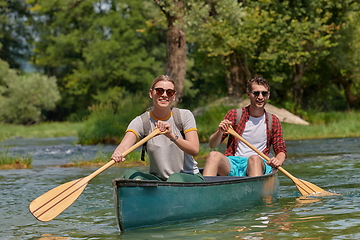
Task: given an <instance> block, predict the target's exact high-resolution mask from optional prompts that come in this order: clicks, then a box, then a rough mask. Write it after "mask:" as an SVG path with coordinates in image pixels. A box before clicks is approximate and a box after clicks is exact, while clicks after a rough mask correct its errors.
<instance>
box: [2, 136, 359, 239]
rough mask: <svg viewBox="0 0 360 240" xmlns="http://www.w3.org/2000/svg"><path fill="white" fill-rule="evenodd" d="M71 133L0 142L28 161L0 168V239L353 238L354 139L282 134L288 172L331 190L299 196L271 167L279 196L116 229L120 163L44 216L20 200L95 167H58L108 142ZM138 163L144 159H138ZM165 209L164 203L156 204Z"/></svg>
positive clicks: (356, 176)
mask: <svg viewBox="0 0 360 240" xmlns="http://www.w3.org/2000/svg"><path fill="white" fill-rule="evenodd" d="M75 142H76V139H75V138H53V139H30V140H27V139H16V140H12V141H7V142H5V143H2V144H0V146H1V147H3V148H9V151H10V152H12V153H13V154H24V153H30V154H31V155H32V156H33V159H34V160H33V169H21V170H0V187H1V193H0V216H1V218H0V239H41V240H46V239H49V240H50V239H57V240H60V239H61V240H63V239H159V238H163V239H295V238H296V239H360V230H359V229H360V228H359V226H360V220H359V219H360V190H359V187H360V174H359V170H358V169H359V166H360V139H359V138H347V139H325V140H307V141H288V142H287V145H288V154H289V155H288V160H287V162H286V164H285V165H284V166H283V167H284V168H285V169H286V170H287V171H289V172H290V173H291V174H292V175H294V176H295V177H298V178H301V179H303V180H306V181H308V182H311V183H313V184H315V185H317V186H319V187H321V188H323V189H324V190H326V191H331V192H336V193H339V194H341V195H339V196H325V197H307V198H305V197H302V196H300V194H299V192H298V190H297V189H296V187H295V186H294V184H293V183H292V181H291V180H290V179H288V178H287V177H285V176H284V175H283V174H282V173H279V179H280V185H281V186H280V195H279V198H278V199H277V200H276V201H274V202H271V201H269V202H268V204H266V205H262V206H259V207H256V208H253V209H249V210H247V211H244V212H239V213H233V214H230V215H226V216H218V217H215V218H206V219H197V220H192V221H186V222H181V223H179V222H178V223H171V224H168V225H163V226H156V227H150V228H139V229H133V230H129V231H126V232H124V233H120V232H119V230H118V226H117V223H116V219H115V214H114V210H113V199H112V186H111V182H112V180H113V179H115V178H118V177H119V176H121V174H122V173H123V172H124V171H125V169H124V168H121V167H120V166H121V164H117V166H115V167H111V168H109V169H108V170H106V171H104V172H103V173H101V174H100V175H98V176H97V177H95V178H94V179H93V180H92V181H91V182H90V183H89V185H88V186H87V188H86V189H85V190H84V192H83V193H82V195H81V196H80V197H79V199H78V200H76V201H75V202H74V204H73V205H71V206H70V207H69V208H68V209H67V210H65V211H64V212H63V213H61V214H60V215H59V216H58V217H57V218H55V219H54V220H52V221H50V222H39V221H37V220H36V219H35V218H34V217H33V216H32V215H31V214H30V212H29V210H28V205H29V203H30V202H31V201H32V200H34V199H35V198H36V197H38V196H40V195H42V194H43V193H45V192H47V191H49V190H50V189H52V188H54V187H57V186H59V185H61V184H63V183H65V182H69V181H72V180H75V179H78V178H80V177H84V176H87V175H89V174H91V173H93V172H94V171H95V170H97V169H98V168H93V167H89V168H60V167H58V166H60V165H62V164H65V163H68V162H70V161H73V160H81V161H82V160H84V159H91V158H92V157H94V156H95V154H96V153H97V152H98V151H103V152H112V151H113V150H114V149H115V146H111V145H108V146H81V145H76V144H74V143H75ZM142 168H143V170H146V169H147V167H142ZM164 211H165V212H166V209H164Z"/></svg>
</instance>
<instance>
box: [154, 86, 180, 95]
mask: <svg viewBox="0 0 360 240" xmlns="http://www.w3.org/2000/svg"><path fill="white" fill-rule="evenodd" d="M153 89H154V90H155V91H156V94H157V95H159V96H161V95H163V94H164V92H166V95H167V96H168V97H172V96H174V94H175V93H176V91H175V90H174V89H163V88H153Z"/></svg>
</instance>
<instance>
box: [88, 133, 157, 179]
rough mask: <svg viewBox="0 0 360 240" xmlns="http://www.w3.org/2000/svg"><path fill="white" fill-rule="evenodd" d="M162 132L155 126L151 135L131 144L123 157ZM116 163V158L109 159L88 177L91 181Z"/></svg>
mask: <svg viewBox="0 0 360 240" xmlns="http://www.w3.org/2000/svg"><path fill="white" fill-rule="evenodd" d="M160 133H162V132H161V131H160V130H159V129H158V128H155V129H154V131H152V132H151V133H150V134H149V135H147V136H146V137H144V138H143V139H141V140H140V141H138V142H137V143H136V144H134V145H133V146H131V147H130V148H129V149H127V150H126V151H124V152H123V153H122V154H123V157H125V156H126V155H128V154H129V153H131V152H132V151H134V150H135V149H137V148H138V147H140V146H141V145H143V144H144V143H146V142H147V141H149V140H150V139H151V138H153V137H155V136H156V135H158V134H160ZM114 163H116V162H115V161H114V160H111V161H109V162H108V163H107V164H105V165H104V166H102V167H101V168H99V169H98V170H96V171H95V172H93V173H92V174H90V175H89V176H88V177H87V178H88V179H89V181H90V180H91V179H93V178H94V177H96V176H97V175H99V174H100V173H102V172H103V171H105V170H106V169H108V168H109V167H111V166H112V165H114Z"/></svg>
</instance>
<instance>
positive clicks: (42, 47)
mask: <svg viewBox="0 0 360 240" xmlns="http://www.w3.org/2000/svg"><path fill="white" fill-rule="evenodd" d="M27 2H28V4H30V5H31V6H32V7H31V11H32V13H33V14H34V15H35V16H34V18H33V19H34V22H33V23H32V24H33V26H34V28H35V29H36V31H37V36H38V39H37V41H35V42H34V46H35V48H34V58H33V62H34V63H35V65H36V66H38V67H41V68H42V69H44V71H45V73H46V74H47V75H49V76H56V77H57V79H58V83H59V87H60V91H61V94H62V97H63V98H62V102H60V103H59V105H58V107H57V114H58V116H57V118H64V117H66V116H68V115H69V114H70V113H76V112H78V111H80V110H86V109H87V107H88V106H91V104H92V103H94V102H96V100H95V99H94V98H93V96H95V95H97V94H98V93H99V92H103V91H106V89H108V88H112V87H115V86H121V87H124V88H125V89H126V90H128V91H130V92H133V93H134V92H137V91H142V92H143V91H148V87H149V85H150V83H151V81H152V79H154V77H155V76H156V75H159V74H162V73H163V69H164V59H165V54H166V53H165V51H162V49H165V39H164V38H163V34H162V31H163V29H162V25H154V24H152V20H154V18H155V16H157V15H158V14H159V12H160V10H159V9H158V8H157V6H156V5H155V3H154V2H149V1H142V0H131V1H130V0H129V1H120V0H107V1H101V2H99V1H97V0H83V1H57V0H27Z"/></svg>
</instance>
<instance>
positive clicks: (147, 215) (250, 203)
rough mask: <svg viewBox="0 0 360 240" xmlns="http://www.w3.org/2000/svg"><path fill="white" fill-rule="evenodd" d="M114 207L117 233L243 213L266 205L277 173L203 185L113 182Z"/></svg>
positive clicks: (218, 179) (274, 189)
mask: <svg viewBox="0 0 360 240" xmlns="http://www.w3.org/2000/svg"><path fill="white" fill-rule="evenodd" d="M113 186H114V207H115V214H116V217H117V220H118V224H119V227H120V230H121V231H124V230H127V229H131V228H137V227H144V226H152V225H157V224H165V223H168V222H173V221H179V220H189V219H195V218H206V217H211V216H217V215H223V214H229V213H234V212H238V211H244V210H247V209H249V208H252V207H255V206H258V205H260V204H264V203H269V202H271V201H272V200H273V198H274V197H276V194H277V191H278V188H279V179H278V176H277V171H273V172H272V173H271V174H268V175H263V176H259V177H220V176H218V177H205V182H196V183H195V182H186V183H184V182H181V183H179V182H160V181H153V180H131V179H115V180H114V181H113Z"/></svg>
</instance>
